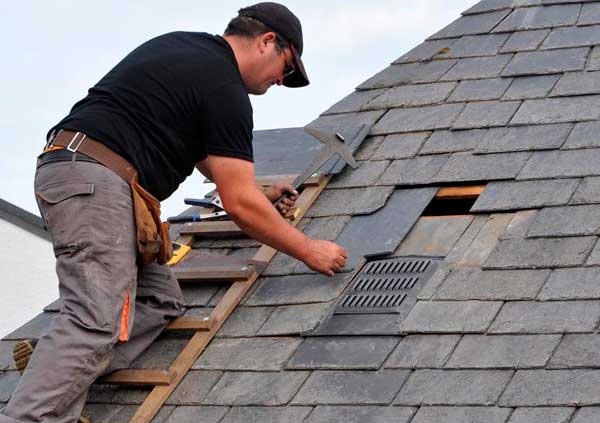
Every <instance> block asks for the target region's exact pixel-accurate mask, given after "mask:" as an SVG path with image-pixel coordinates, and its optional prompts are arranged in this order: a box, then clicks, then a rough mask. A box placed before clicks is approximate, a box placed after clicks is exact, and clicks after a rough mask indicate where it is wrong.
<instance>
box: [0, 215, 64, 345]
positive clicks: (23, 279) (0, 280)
mask: <svg viewBox="0 0 600 423" xmlns="http://www.w3.org/2000/svg"><path fill="white" fill-rule="evenodd" d="M57 298H58V282H57V278H56V274H55V272H54V254H53V252H52V245H51V243H50V242H48V241H46V240H44V239H42V238H40V237H38V236H36V235H34V234H32V233H30V232H28V231H26V230H24V229H22V228H20V227H19V226H16V225H14V224H12V223H10V222H7V221H5V220H3V219H0V317H1V318H0V337H3V336H5V335H7V334H9V333H10V332H12V331H13V330H15V329H16V328H18V327H20V326H21V325H23V324H24V323H26V322H28V321H29V320H31V319H32V318H33V317H35V316H36V315H37V314H38V313H40V312H41V311H42V309H43V307H45V306H46V305H48V304H49V303H51V302H52V301H54V300H55V299H57Z"/></svg>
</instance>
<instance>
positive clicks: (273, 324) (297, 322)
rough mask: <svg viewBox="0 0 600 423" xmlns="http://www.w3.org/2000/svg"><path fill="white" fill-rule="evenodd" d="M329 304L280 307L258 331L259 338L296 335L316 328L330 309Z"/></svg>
mask: <svg viewBox="0 0 600 423" xmlns="http://www.w3.org/2000/svg"><path fill="white" fill-rule="evenodd" d="M330 306H331V305H330V304H329V303H316V304H303V305H290V306H280V307H277V308H276V309H275V311H274V312H273V314H272V315H271V317H269V319H267V321H266V322H265V324H264V325H262V327H261V328H260V330H259V331H258V335H261V336H279V335H297V334H302V333H305V332H309V331H311V330H313V329H314V328H316V327H317V325H318V324H319V323H320V322H321V320H322V319H323V317H325V315H326V314H327V312H328V311H329V308H330Z"/></svg>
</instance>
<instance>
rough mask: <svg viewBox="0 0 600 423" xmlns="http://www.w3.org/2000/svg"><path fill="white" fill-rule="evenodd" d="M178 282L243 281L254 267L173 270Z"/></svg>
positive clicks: (210, 267) (208, 267)
mask: <svg viewBox="0 0 600 423" xmlns="http://www.w3.org/2000/svg"><path fill="white" fill-rule="evenodd" d="M173 271H174V273H175V277H176V278H177V280H178V281H179V282H236V281H243V280H246V279H248V278H250V276H252V275H253V274H254V272H255V269H254V266H251V265H239V266H207V267H183V268H177V267H175V268H173Z"/></svg>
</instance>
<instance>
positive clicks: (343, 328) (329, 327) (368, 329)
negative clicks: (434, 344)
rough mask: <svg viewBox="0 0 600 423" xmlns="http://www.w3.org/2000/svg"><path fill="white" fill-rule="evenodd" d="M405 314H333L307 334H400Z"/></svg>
mask: <svg viewBox="0 0 600 423" xmlns="http://www.w3.org/2000/svg"><path fill="white" fill-rule="evenodd" d="M404 315H405V314H402V313H376V314H361V315H356V314H354V315H353V314H333V315H329V316H328V317H327V318H325V319H324V320H323V322H321V324H319V326H318V327H317V328H316V329H315V330H314V331H312V332H310V333H309V334H306V336H398V335H400V330H399V327H400V322H401V321H402V318H403V317H404Z"/></svg>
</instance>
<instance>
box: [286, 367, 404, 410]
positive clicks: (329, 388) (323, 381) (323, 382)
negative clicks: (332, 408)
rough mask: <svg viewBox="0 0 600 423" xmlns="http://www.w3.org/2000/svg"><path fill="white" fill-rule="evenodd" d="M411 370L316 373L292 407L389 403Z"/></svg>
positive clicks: (304, 386) (299, 393)
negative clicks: (296, 405)
mask: <svg viewBox="0 0 600 423" xmlns="http://www.w3.org/2000/svg"><path fill="white" fill-rule="evenodd" d="M409 373H410V372H409V371H408V370H379V371H376V372H374V371H367V370H356V371H328V370H317V371H314V372H313V373H312V374H311V375H310V377H309V378H308V380H307V381H306V383H305V384H304V385H303V386H302V388H301V389H300V392H298V394H297V395H296V397H295V398H294V400H293V401H292V404H298V405H318V404H348V405H352V404H361V405H363V404H364V405H368V404H389V403H390V402H391V401H392V399H393V398H394V395H396V393H397V392H398V390H399V389H400V387H401V386H402V384H403V383H404V381H405V380H406V378H407V377H408V375H409Z"/></svg>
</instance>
